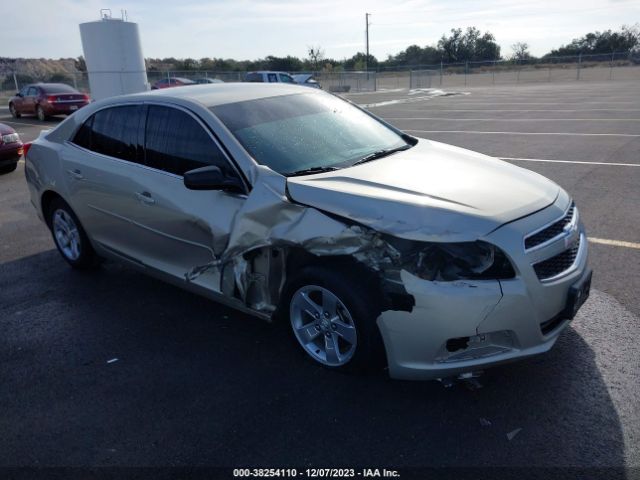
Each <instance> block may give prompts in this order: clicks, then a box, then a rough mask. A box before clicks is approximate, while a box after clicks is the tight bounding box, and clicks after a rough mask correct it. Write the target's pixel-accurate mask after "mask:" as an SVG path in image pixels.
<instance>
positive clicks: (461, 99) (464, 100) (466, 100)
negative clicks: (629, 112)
mask: <svg viewBox="0 0 640 480" xmlns="http://www.w3.org/2000/svg"><path fill="white" fill-rule="evenodd" d="M433 98H434V99H436V98H446V99H447V101H456V103H458V104H460V103H464V105H489V106H497V105H558V103H559V102H561V101H564V99H558V101H557V102H473V101H470V100H469V99H470V98H472V97H469V96H462V95H460V96H457V95H455V96H454V95H449V96H444V95H443V96H440V97H433ZM566 103H569V104H576V105H611V104H620V105H629V101H611V102H608V101H604V102H582V101H579V100H577V101H574V102H566Z"/></svg>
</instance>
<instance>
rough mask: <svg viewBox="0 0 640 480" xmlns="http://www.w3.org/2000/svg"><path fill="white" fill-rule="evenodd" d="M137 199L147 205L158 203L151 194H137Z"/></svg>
mask: <svg viewBox="0 0 640 480" xmlns="http://www.w3.org/2000/svg"><path fill="white" fill-rule="evenodd" d="M136 198H137V199H138V200H140V201H141V202H142V203H146V204H147V205H153V204H154V203H156V201H155V200H154V199H153V197H152V196H151V194H150V193H149V192H137V193H136Z"/></svg>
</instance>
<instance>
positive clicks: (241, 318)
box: [0, 250, 624, 467]
mask: <svg viewBox="0 0 640 480" xmlns="http://www.w3.org/2000/svg"><path fill="white" fill-rule="evenodd" d="M0 272H1V273H0V298H1V300H2V302H1V303H0V331H2V332H3V333H2V335H0V378H2V384H3V388H2V389H0V404H1V405H3V414H2V418H0V420H1V424H2V430H3V435H2V436H1V438H0V465H7V464H13V465H35V464H40V465H152V466H164V465H218V466H220V465H223V466H240V467H246V466H263V467H284V466H287V465H289V466H298V467H302V466H316V467H338V466H356V465H357V466H378V467H382V466H395V467H401V466H526V467H532V466H548V467H551V466H558V465H561V466H581V467H591V466H623V465H624V442H623V436H622V431H621V425H620V421H619V418H618V415H617V412H616V410H615V408H614V406H613V403H612V401H611V398H610V396H609V391H608V388H612V387H611V386H609V387H608V386H607V385H606V384H605V383H604V382H603V379H602V377H601V374H600V372H599V368H598V365H597V364H596V357H595V354H594V352H593V351H592V349H591V347H590V346H589V344H588V343H587V342H586V341H585V340H584V339H583V338H582V337H581V336H580V335H579V334H578V333H577V332H576V331H575V330H573V329H572V328H569V329H568V330H567V331H566V332H565V333H564V334H563V335H562V337H561V338H560V340H559V341H558V343H557V345H556V346H555V347H554V349H553V350H552V351H551V352H549V353H548V354H547V355H544V356H542V357H537V358H535V359H532V360H529V361H525V362H521V363H517V364H511V365H507V366H502V367H497V368H494V369H491V370H488V371H487V372H486V374H485V375H484V376H482V377H480V379H479V382H480V385H482V387H481V388H477V386H478V385H476V386H475V387H474V386H473V385H469V384H465V383H458V384H455V385H454V386H452V387H451V388H445V387H444V386H443V385H442V384H441V383H439V382H435V381H433V382H400V381H391V380H389V379H388V378H386V375H383V374H380V375H370V376H351V375H346V374H340V373H336V372H331V371H327V370H325V369H323V368H321V367H317V366H315V365H314V364H312V363H311V362H310V361H307V360H306V359H305V357H304V354H303V353H302V352H301V350H300V349H299V347H298V346H297V345H296V344H295V343H294V341H293V339H292V338H291V337H290V336H289V335H288V333H287V331H286V330H285V329H279V328H274V326H272V325H270V324H268V323H266V322H263V321H261V320H258V319H254V318H252V317H249V316H246V315H243V314H239V313H237V312H235V311H234V310H231V309H228V308H226V307H223V306H221V305H219V304H216V303H214V302H212V301H209V300H207V299H204V298H201V297H198V296H196V295H192V294H190V293H188V292H184V291H182V290H180V289H178V288H175V287H173V286H170V285H167V284H164V283H162V282H159V281H156V280H154V279H151V278H149V277H146V276H144V275H142V274H140V273H137V272H135V271H133V270H132V269H130V268H127V267H124V266H120V265H117V264H114V263H110V262H109V263H106V264H105V265H104V266H103V267H102V268H101V269H99V270H98V271H96V272H92V273H79V272H74V271H71V269H70V268H68V267H67V266H66V264H65V263H64V262H63V261H62V260H61V259H60V258H59V256H58V253H57V252H56V251H53V250H51V251H46V252H43V253H40V254H37V255H33V256H30V257H25V258H22V259H19V260H16V261H13V262H7V263H5V264H2V265H0ZM585 320H586V319H582V318H580V317H579V318H578V319H577V320H576V321H585Z"/></svg>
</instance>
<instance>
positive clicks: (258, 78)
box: [244, 73, 262, 82]
mask: <svg viewBox="0 0 640 480" xmlns="http://www.w3.org/2000/svg"><path fill="white" fill-rule="evenodd" d="M244 80H245V82H262V74H261V73H247V76H246V77H245V79H244Z"/></svg>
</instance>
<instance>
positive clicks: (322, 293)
mask: <svg viewBox="0 0 640 480" xmlns="http://www.w3.org/2000/svg"><path fill="white" fill-rule="evenodd" d="M289 318H290V320H291V326H292V327H293V332H294V334H295V336H296V338H297V339H298V342H300V345H301V346H302V348H304V350H305V351H306V352H307V354H308V355H310V356H311V358H313V359H314V360H316V361H317V362H319V363H321V364H323V365H326V366H329V367H341V366H343V365H346V364H347V363H348V362H349V361H350V360H351V358H352V357H353V355H354V353H355V351H356V347H357V344H358V335H357V332H356V328H355V324H354V321H353V317H352V316H351V313H350V312H349V310H348V309H347V307H346V306H345V305H344V303H343V302H342V301H341V300H340V299H339V298H338V296H337V295H335V294H334V293H333V292H331V291H330V290H328V289H326V288H323V287H320V286H317V285H306V286H304V287H302V288H300V289H298V290H297V291H296V292H295V293H294V294H293V297H292V298H291V307H290V312H289Z"/></svg>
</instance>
